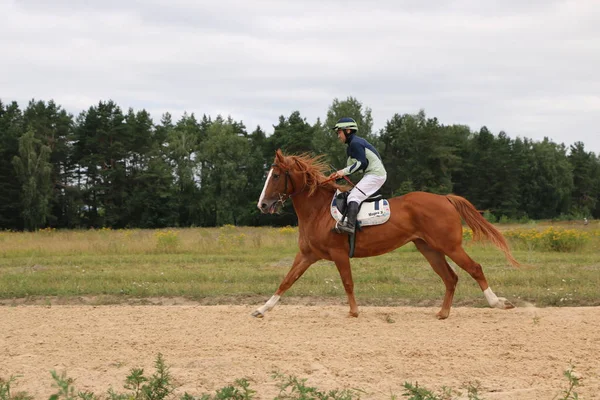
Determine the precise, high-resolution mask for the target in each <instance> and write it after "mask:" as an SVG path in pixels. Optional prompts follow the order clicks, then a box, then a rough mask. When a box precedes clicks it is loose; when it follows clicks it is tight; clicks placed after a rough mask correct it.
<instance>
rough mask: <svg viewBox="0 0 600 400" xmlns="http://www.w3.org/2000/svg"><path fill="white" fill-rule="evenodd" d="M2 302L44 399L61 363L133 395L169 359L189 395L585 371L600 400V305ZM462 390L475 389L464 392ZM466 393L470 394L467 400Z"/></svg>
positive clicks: (4, 343)
mask: <svg viewBox="0 0 600 400" xmlns="http://www.w3.org/2000/svg"><path fill="white" fill-rule="evenodd" d="M254 309H255V306H226V305H223V306H197V305H183V306H125V305H122V306H96V307H94V306H56V305H53V306H51V307H43V306H16V307H8V306H5V307H0V378H5V379H6V378H8V377H9V376H10V375H21V377H20V378H19V380H18V381H17V383H16V385H14V386H13V390H25V391H27V392H29V394H32V395H34V396H35V398H39V399H44V398H48V396H49V395H50V394H51V393H52V392H53V390H54V389H53V388H52V386H51V384H52V379H51V376H50V373H49V371H50V370H57V371H58V372H61V371H64V370H66V371H67V373H68V375H69V376H70V377H72V378H75V379H76V381H75V385H76V387H77V388H78V389H80V390H90V391H94V392H95V393H96V394H104V393H105V391H106V390H107V389H108V388H109V387H110V386H112V387H113V388H114V389H115V390H117V391H119V392H122V391H124V389H122V385H123V383H124V379H125V377H126V375H127V374H128V372H129V370H130V369H131V368H133V367H143V368H145V370H146V371H147V372H151V371H153V370H154V367H153V365H154V361H155V359H156V355H157V354H158V353H159V352H160V353H162V354H163V355H164V357H165V360H166V363H167V364H168V365H169V366H170V367H171V373H172V374H173V376H174V377H175V379H176V380H177V382H178V383H179V384H180V385H181V386H180V388H179V389H178V391H177V393H178V394H183V392H184V391H187V392H188V393H190V394H193V395H200V394H203V393H214V391H215V390H216V389H219V388H222V387H223V386H226V385H229V384H231V383H233V381H234V379H236V378H242V377H246V378H247V379H249V381H250V382H251V388H253V389H255V390H257V392H258V395H257V398H259V399H272V398H273V397H274V396H276V395H277V393H278V390H277V388H276V386H275V384H276V382H275V381H274V380H273V379H272V378H271V373H272V371H275V370H277V371H280V372H282V373H285V374H292V375H294V376H297V377H298V378H307V379H308V381H307V384H308V385H311V386H316V387H318V388H319V389H323V390H324V389H336V388H360V389H362V390H364V391H365V392H366V393H365V394H364V395H362V398H365V399H390V398H391V394H392V393H393V394H395V395H397V396H399V397H401V396H400V395H401V393H402V383H403V382H405V381H409V382H415V381H418V382H419V384H420V385H421V386H424V387H427V388H429V389H436V390H437V389H439V388H441V387H442V386H447V387H451V388H453V389H457V390H460V391H462V392H463V394H466V390H465V389H464V388H465V387H466V385H468V384H469V382H475V381H479V382H481V388H480V390H479V393H480V396H482V397H483V398H485V399H511V400H517V399H552V398H553V397H554V396H555V395H557V394H559V393H561V391H562V390H564V389H565V388H566V387H567V380H566V379H565V378H564V377H563V371H564V370H565V369H567V368H568V367H569V366H570V362H573V363H574V365H575V370H576V371H577V372H578V374H579V375H580V376H582V377H583V378H584V380H583V386H581V387H580V388H579V389H578V390H577V391H578V393H579V395H580V398H583V399H595V398H596V399H600V307H581V308H543V309H537V308H533V307H532V308H517V309H514V310H509V311H501V310H493V309H487V308H486V309H476V308H466V307H458V308H454V309H453V310H452V313H451V315H450V318H449V319H448V320H445V321H438V320H436V319H435V316H434V315H435V312H436V311H437V309H433V308H411V307H362V308H361V315H360V316H359V318H357V319H354V318H348V317H346V314H347V311H348V309H347V307H346V306H331V305H324V306H297V305H294V306H292V305H287V306H286V305H278V306H277V307H276V308H275V309H274V310H273V311H271V312H270V313H268V314H267V316H266V317H265V318H264V319H255V318H251V317H250V313H251V311H252V310H254ZM461 388H462V389H461ZM465 398H466V396H465Z"/></svg>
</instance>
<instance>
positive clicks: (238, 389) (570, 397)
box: [0, 353, 581, 400]
mask: <svg viewBox="0 0 600 400" xmlns="http://www.w3.org/2000/svg"><path fill="white" fill-rule="evenodd" d="M154 367H155V372H154V373H153V374H152V375H151V376H150V377H147V376H145V375H144V370H143V369H141V368H132V369H131V370H130V373H129V375H128V376H127V378H126V379H125V385H124V386H123V387H124V388H125V389H127V390H128V391H127V392H125V393H117V392H115V391H114V390H113V389H112V388H110V389H109V390H108V391H107V395H106V396H104V397H98V396H96V395H95V394H94V393H93V392H87V391H86V392H78V391H76V390H75V387H74V386H73V383H74V379H72V378H69V377H68V376H67V375H66V373H65V372H63V373H62V374H61V375H59V374H57V373H56V372H55V371H51V374H52V378H53V379H54V384H53V385H52V386H53V387H56V388H57V392H56V393H54V394H52V395H51V396H50V398H49V400H100V399H106V400H165V399H170V398H172V397H173V392H174V391H175V384H174V383H173V377H172V376H171V374H170V372H169V367H167V366H166V364H165V362H164V359H163V356H162V354H160V353H159V354H158V356H157V358H156V362H155V363H154ZM564 376H565V377H566V378H567V380H568V381H569V385H568V387H567V389H565V390H564V391H563V392H562V397H555V399H557V400H578V399H579V396H578V394H577V393H576V392H575V388H576V387H577V386H579V385H580V381H581V378H580V377H578V376H577V375H576V374H575V371H574V366H572V365H571V367H570V368H569V369H567V370H566V371H564ZM16 378H17V377H15V376H11V377H10V378H9V379H8V380H3V379H2V378H0V400H33V397H32V396H30V395H28V394H27V393H26V392H18V393H15V394H13V393H11V385H12V384H13V383H14V382H15V381H16ZM272 378H273V379H275V380H276V381H278V383H277V387H278V388H279V394H278V395H277V396H276V397H275V398H274V399H273V400H359V399H360V395H361V394H364V393H366V392H364V391H362V390H360V389H342V390H330V391H321V390H319V389H318V388H316V387H312V386H307V385H306V381H307V380H306V379H298V378H296V377H295V376H292V375H283V374H281V373H279V372H275V373H273V376H272ZM403 386H404V389H405V390H404V393H403V394H402V396H403V397H406V398H408V400H453V399H457V398H464V397H461V396H462V394H461V393H460V392H456V391H454V390H452V389H450V388H446V387H444V388H442V392H441V393H440V394H435V393H434V392H433V391H431V390H429V389H427V388H424V387H420V386H419V384H418V383H417V382H415V383H414V384H412V383H410V382H405V383H404V385H403ZM479 387H480V383H479V382H475V384H473V383H469V385H468V386H467V388H466V389H467V398H468V399H469V400H483V398H482V397H479V394H478V390H479ZM255 394H256V391H254V390H252V389H250V383H249V382H248V381H247V380H246V379H236V380H235V382H234V384H233V385H230V386H225V387H223V388H221V389H218V390H217V391H216V392H215V394H214V395H210V394H203V395H201V396H200V397H196V396H193V395H190V394H188V393H187V392H186V393H184V394H183V395H182V396H181V397H180V398H179V399H180V400H252V399H254V397H255ZM455 396H458V397H455ZM390 399H392V400H397V399H398V397H397V396H395V395H394V394H391V395H390Z"/></svg>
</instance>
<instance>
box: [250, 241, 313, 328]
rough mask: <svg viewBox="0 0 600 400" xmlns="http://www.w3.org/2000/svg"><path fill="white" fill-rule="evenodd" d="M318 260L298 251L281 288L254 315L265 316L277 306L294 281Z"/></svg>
mask: <svg viewBox="0 0 600 400" xmlns="http://www.w3.org/2000/svg"><path fill="white" fill-rule="evenodd" d="M317 260H319V259H318V258H317V257H315V256H313V255H311V254H304V253H302V252H298V254H296V258H295V259H294V264H292V268H290V270H289V272H288V273H287V275H286V276H285V278H283V281H281V284H280V285H279V289H277V291H276V292H275V294H274V295H273V296H271V298H270V299H269V300H268V301H267V302H266V303H265V304H264V305H263V306H262V307H259V308H257V309H256V311H254V312H253V313H252V316H253V317H257V318H262V317H264V316H265V313H266V312H267V311H269V310H270V309H272V308H273V307H275V304H277V302H278V301H279V299H280V298H281V296H282V295H283V294H284V293H285V291H286V290H288V289H289V288H290V287H292V285H293V284H294V282H296V281H297V280H298V278H300V277H301V276H302V274H303V273H304V271H306V270H307V269H308V267H310V266H311V265H312V264H314V263H315V262H316V261H317Z"/></svg>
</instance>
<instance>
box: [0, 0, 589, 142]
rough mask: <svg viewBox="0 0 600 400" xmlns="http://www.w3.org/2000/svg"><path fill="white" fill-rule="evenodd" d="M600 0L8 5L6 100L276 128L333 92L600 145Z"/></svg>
mask: <svg viewBox="0 0 600 400" xmlns="http://www.w3.org/2000/svg"><path fill="white" fill-rule="evenodd" d="M598 71H600V2H598V1H596V0H589V1H586V0H572V1H566V0H564V1H562V0H561V1H558V0H557V1H553V0H527V1H523V0H486V1H484V0H457V1H441V0H440V1H422V0H389V1H388V0H374V1H364V0H360V1H353V0H348V1H336V0H302V1H298V0H294V1H286V0H251V1H242V0H240V1H234V0H218V1H217V0H211V1H208V0H169V1H167V0H102V1H100V0H99V1H92V0H52V1H48V0H0V99H2V100H3V101H4V102H7V101H12V100H16V101H17V102H19V104H21V105H22V106H23V107H24V106H26V104H27V101H28V100H30V99H32V98H35V99H36V100H45V101H48V100H50V99H54V100H55V101H56V102H57V103H58V104H60V105H62V106H63V107H64V108H65V109H67V110H68V111H69V112H72V113H73V114H77V113H79V112H80V111H81V110H83V109H87V108H88V107H90V106H91V105H94V104H97V102H98V101H99V100H109V99H113V100H114V101H115V102H116V103H117V104H118V105H120V106H121V107H122V108H124V109H127V108H129V107H133V108H134V109H135V110H139V109H142V108H145V109H146V110H148V111H150V112H151V113H152V116H153V117H154V120H155V122H158V121H159V119H160V116H161V114H162V113H164V112H167V111H168V112H170V113H171V114H173V115H174V116H175V117H179V116H181V114H182V113H183V112H184V111H187V112H189V113H192V112H193V113H196V114H197V115H202V114H207V115H210V116H213V117H214V116H216V115H218V114H221V115H224V116H227V115H230V116H231V117H232V118H233V119H234V120H237V121H240V120H242V121H243V122H244V123H245V124H246V126H247V128H248V130H249V131H251V130H253V129H254V128H255V127H256V126H257V125H260V126H261V127H262V128H263V129H264V130H266V131H267V132H272V125H273V124H276V123H277V120H278V117H279V116H280V115H284V116H286V117H287V116H289V115H290V114H291V113H292V112H293V111H295V110H298V111H300V113H301V115H302V116H303V117H305V118H306V119H307V121H308V122H309V123H314V122H315V121H316V120H317V118H318V117H321V118H322V119H324V118H325V116H326V113H327V109H328V107H329V106H330V105H331V103H332V101H333V99H334V98H338V99H340V100H343V99H346V98H347V97H348V96H353V97H356V98H357V99H358V100H359V101H360V102H362V103H363V105H364V106H366V107H370V108H371V109H372V114H373V118H374V128H375V129H379V128H382V127H383V126H384V125H385V123H386V121H387V120H389V119H390V118H391V117H392V116H393V115H394V114H395V113H399V114H404V113H416V112H418V111H419V110H420V109H424V110H425V112H426V113H427V115H428V116H430V117H437V118H438V119H439V120H440V121H441V123H443V124H454V123H459V124H466V125H469V126H470V127H471V129H472V130H478V129H479V128H480V127H481V126H483V125H486V126H487V127H488V128H489V129H490V130H491V131H492V132H493V133H495V134H497V133H498V132H499V131H501V130H504V131H505V132H506V133H507V134H508V135H509V136H510V137H512V138H516V137H528V138H531V139H534V140H542V139H543V138H544V137H545V136H547V137H549V138H550V139H551V140H553V141H554V142H557V143H565V144H566V145H570V144H572V143H574V142H576V141H582V142H583V143H584V144H585V148H586V149H587V150H588V151H594V152H595V153H597V154H600V128H599V126H600V78H599V72H598Z"/></svg>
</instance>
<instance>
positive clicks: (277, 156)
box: [275, 149, 284, 163]
mask: <svg viewBox="0 0 600 400" xmlns="http://www.w3.org/2000/svg"><path fill="white" fill-rule="evenodd" d="M283 158H284V156H283V153H282V152H281V149H277V151H276V152H275V160H277V161H279V162H280V163H283Z"/></svg>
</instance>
